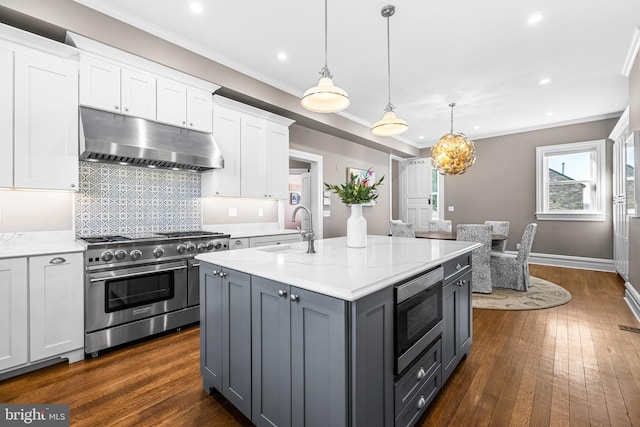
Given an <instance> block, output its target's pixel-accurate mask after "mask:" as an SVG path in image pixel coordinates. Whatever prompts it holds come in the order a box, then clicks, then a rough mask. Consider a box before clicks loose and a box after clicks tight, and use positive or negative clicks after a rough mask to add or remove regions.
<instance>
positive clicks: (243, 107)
mask: <svg viewBox="0 0 640 427" xmlns="http://www.w3.org/2000/svg"><path fill="white" fill-rule="evenodd" d="M213 104H214V105H221V106H223V107H227V108H231V109H233V110H236V111H240V112H242V113H245V114H250V115H252V116H256V117H260V118H263V119H267V120H270V121H272V122H276V123H279V124H281V125H284V126H291V125H292V124H293V123H295V120H291V119H288V118H286V117H282V116H279V115H277V114H273V113H271V112H269V111H265V110H261V109H259V108H256V107H253V106H251V105H247V104H243V103H242V102H238V101H234V100H233V99H229V98H225V97H224V96H220V95H213Z"/></svg>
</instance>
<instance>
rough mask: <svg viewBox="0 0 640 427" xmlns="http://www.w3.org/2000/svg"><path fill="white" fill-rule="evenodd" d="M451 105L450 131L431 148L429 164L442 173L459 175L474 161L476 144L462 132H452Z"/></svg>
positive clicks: (453, 105)
mask: <svg viewBox="0 0 640 427" xmlns="http://www.w3.org/2000/svg"><path fill="white" fill-rule="evenodd" d="M455 106H456V104H455V103H451V104H449V107H451V132H449V133H447V134H445V135H443V136H442V138H440V140H439V141H438V142H437V143H436V145H434V146H433V147H432V148H431V164H432V165H433V167H434V168H436V169H437V170H438V172H439V173H441V174H442V175H461V174H463V173H465V172H466V171H467V169H469V168H470V167H471V166H473V164H474V163H475V161H476V145H475V143H474V142H473V141H472V140H470V139H469V138H467V137H466V136H465V135H464V134H462V133H453V107H455Z"/></svg>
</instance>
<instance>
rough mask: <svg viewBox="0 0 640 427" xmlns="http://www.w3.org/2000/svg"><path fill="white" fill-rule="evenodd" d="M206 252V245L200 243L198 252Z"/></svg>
mask: <svg viewBox="0 0 640 427" xmlns="http://www.w3.org/2000/svg"><path fill="white" fill-rule="evenodd" d="M206 250H207V245H205V244H204V243H200V244H199V245H198V252H204V251H206Z"/></svg>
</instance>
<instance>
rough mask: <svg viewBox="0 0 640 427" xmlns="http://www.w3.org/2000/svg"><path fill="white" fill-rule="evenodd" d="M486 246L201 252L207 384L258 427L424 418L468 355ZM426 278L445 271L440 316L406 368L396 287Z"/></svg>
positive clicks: (332, 243) (388, 242)
mask: <svg viewBox="0 0 640 427" xmlns="http://www.w3.org/2000/svg"><path fill="white" fill-rule="evenodd" d="M477 246H478V244H475V243H468V242H457V241H438V240H423V239H408V238H399V237H387V236H368V246H367V247H366V248H347V247H346V238H344V237H342V238H334V239H325V240H319V241H316V242H315V248H316V253H315V254H307V253H306V250H307V244H306V242H300V243H294V244H289V245H279V246H271V247H263V248H255V249H244V250H239V251H229V252H216V253H208V254H201V255H198V256H197V257H196V258H197V259H199V260H200V261H201V262H202V264H201V268H200V293H201V296H200V298H201V299H200V301H201V314H200V327H201V360H200V362H201V373H202V376H203V386H204V389H205V390H206V391H208V392H210V393H213V392H214V390H217V391H219V392H221V393H222V394H223V395H224V396H225V397H226V398H227V399H228V400H229V401H230V402H231V403H232V404H233V405H234V406H236V407H237V408H238V409H239V410H240V411H241V412H242V413H244V414H245V415H246V416H247V417H248V418H250V419H251V420H252V422H253V423H255V424H256V425H278V426H303V425H331V426H346V425H353V426H359V425H363V426H364V425H366V426H372V425H384V426H392V425H403V426H405V425H406V426H410V425H413V424H415V422H416V421H417V420H418V418H419V417H420V415H422V413H423V412H424V411H425V410H426V407H427V406H428V404H429V403H430V402H431V400H433V398H434V397H435V395H436V394H437V392H438V391H439V390H440V388H441V387H442V384H444V382H445V381H446V379H447V378H448V376H449V374H450V373H451V371H452V370H453V369H454V368H455V366H457V364H458V363H459V361H460V360H461V358H462V357H463V356H464V355H466V354H467V353H468V351H469V346H470V344H471V292H470V289H471V283H470V277H471V250H472V249H474V248H475V247H477ZM424 277H440V279H438V286H437V288H438V289H440V291H439V293H438V294H437V295H438V298H439V299H438V301H439V304H438V308H437V311H438V312H439V314H441V315H440V316H439V318H438V322H437V324H436V325H435V326H434V327H432V328H430V331H429V332H428V333H426V334H425V339H427V338H428V340H429V342H428V345H425V346H424V348H425V350H424V351H421V352H420V353H419V354H416V355H415V358H413V360H412V362H411V363H409V364H406V366H405V365H399V362H398V358H397V355H396V347H397V345H396V340H397V338H398V333H397V330H399V329H398V328H399V325H396V323H398V322H396V321H395V318H396V315H397V313H396V307H397V305H396V302H397V301H396V300H395V296H394V295H395V294H394V290H395V289H396V287H397V286H398V285H403V284H405V283H413V282H419V281H420V280H422V278H424ZM404 333H405V334H406V333H407V332H406V331H404ZM423 341H424V340H423Z"/></svg>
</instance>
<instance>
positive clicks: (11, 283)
mask: <svg viewBox="0 0 640 427" xmlns="http://www.w3.org/2000/svg"><path fill="white" fill-rule="evenodd" d="M28 289H29V288H28V286H27V259H26V258H9V259H0V372H1V371H3V370H5V369H9V368H12V367H14V366H19V365H23V364H25V363H27V361H28V354H27V349H28V345H27V342H28V336H29V335H28V324H29V323H28V313H29V312H28V310H27V308H28V295H27V293H28Z"/></svg>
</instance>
